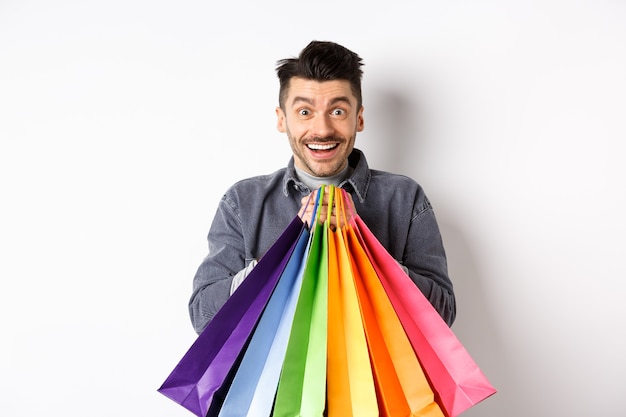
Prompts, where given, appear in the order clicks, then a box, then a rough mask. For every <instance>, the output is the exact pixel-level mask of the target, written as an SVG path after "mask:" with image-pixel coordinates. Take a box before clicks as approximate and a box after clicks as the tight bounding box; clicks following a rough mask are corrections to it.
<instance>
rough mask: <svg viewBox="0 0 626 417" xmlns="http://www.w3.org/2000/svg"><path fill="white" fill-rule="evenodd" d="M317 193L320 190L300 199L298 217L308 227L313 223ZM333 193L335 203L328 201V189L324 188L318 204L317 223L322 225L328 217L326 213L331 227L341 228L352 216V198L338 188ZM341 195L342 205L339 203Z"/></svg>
mask: <svg viewBox="0 0 626 417" xmlns="http://www.w3.org/2000/svg"><path fill="white" fill-rule="evenodd" d="M319 192H320V189H317V190H315V191H313V192H312V193H311V194H310V195H309V196H306V197H304V198H302V207H301V209H300V213H299V216H300V218H301V219H302V221H303V222H305V223H307V224H309V225H311V224H312V223H313V222H312V216H313V214H314V211H315V201H316V199H317V194H318V193H319ZM334 193H335V196H334V199H333V200H335V201H330V199H331V198H330V187H324V195H323V196H321V197H320V203H319V210H320V212H319V222H320V223H324V222H325V221H326V218H327V217H328V213H330V218H329V223H330V225H331V227H333V228H336V227H343V226H345V225H346V224H347V223H349V222H350V220H351V219H352V215H353V214H354V204H353V202H352V196H351V195H350V194H349V193H347V192H343V190H341V189H339V188H335V192H334ZM341 194H343V196H344V197H343V198H344V202H343V204H342V203H341V202H340V201H339V200H340V199H341ZM316 217H317V213H316Z"/></svg>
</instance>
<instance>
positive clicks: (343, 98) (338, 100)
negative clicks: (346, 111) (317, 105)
mask: <svg viewBox="0 0 626 417" xmlns="http://www.w3.org/2000/svg"><path fill="white" fill-rule="evenodd" d="M300 102H303V103H306V104H309V105H311V106H312V105H313V100H312V99H310V98H308V97H302V96H295V97H294V98H293V101H292V103H291V104H292V105H294V104H296V103H300ZM337 103H346V104H347V105H349V106H352V103H351V102H350V99H349V98H348V97H347V96H340V97H335V98H333V99H332V100H331V101H330V104H331V105H334V104H337Z"/></svg>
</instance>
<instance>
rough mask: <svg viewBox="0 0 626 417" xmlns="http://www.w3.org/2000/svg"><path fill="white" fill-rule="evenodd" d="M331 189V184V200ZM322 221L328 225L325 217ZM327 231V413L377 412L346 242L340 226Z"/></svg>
mask: <svg viewBox="0 0 626 417" xmlns="http://www.w3.org/2000/svg"><path fill="white" fill-rule="evenodd" d="M334 190H335V188H334V187H331V190H330V200H331V201H332V200H333V199H334V198H333V197H334V196H333V194H334ZM326 223H327V225H328V221H327V222H326ZM327 231H328V375H327V404H328V405H327V407H328V410H327V411H328V416H329V417H351V416H353V417H368V416H373V417H374V416H378V415H379V413H378V404H377V401H376V391H375V386H374V378H373V375H372V368H371V364H370V358H369V353H368V347H367V340H366V338H365V332H364V328H363V321H362V317H361V312H360V308H359V302H358V297H357V291H356V287H355V283H354V279H353V275H352V270H351V263H350V258H349V255H348V252H347V246H346V244H345V241H344V237H343V234H342V232H341V230H340V229H333V230H331V229H327Z"/></svg>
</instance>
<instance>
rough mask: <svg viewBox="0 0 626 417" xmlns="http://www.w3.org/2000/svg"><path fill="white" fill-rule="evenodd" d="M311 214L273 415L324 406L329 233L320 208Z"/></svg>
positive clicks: (297, 414)
mask: <svg viewBox="0 0 626 417" xmlns="http://www.w3.org/2000/svg"><path fill="white" fill-rule="evenodd" d="M321 195H323V189H322V193H321ZM319 196H320V194H318V200H319ZM313 218H315V219H316V220H315V221H314V222H313V223H314V224H313V225H312V226H311V228H312V233H313V235H312V237H311V246H310V248H309V252H308V256H307V261H306V265H305V269H304V275H303V277H302V285H301V289H300V294H299V297H298V302H297V305H296V311H295V313H294V318H293V323H292V327H291V332H290V335H289V341H288V344H287V351H286V353H285V359H284V362H283V370H282V372H281V375H280V379H279V382H278V389H277V392H276V400H275V404H274V410H273V414H272V415H273V416H275V417H319V416H322V414H323V412H324V408H325V402H326V344H327V317H328V314H327V313H328V310H327V309H328V306H327V305H328V234H327V229H326V227H324V225H322V224H320V223H319V221H318V220H317V219H319V211H318V212H317V217H315V216H314V217H313Z"/></svg>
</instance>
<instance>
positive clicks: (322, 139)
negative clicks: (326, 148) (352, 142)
mask: <svg viewBox="0 0 626 417" xmlns="http://www.w3.org/2000/svg"><path fill="white" fill-rule="evenodd" d="M343 141H344V139H343V138H341V137H338V136H326V137H321V136H313V137H311V138H306V139H304V142H305V143H313V142H314V143H328V142H343Z"/></svg>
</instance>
